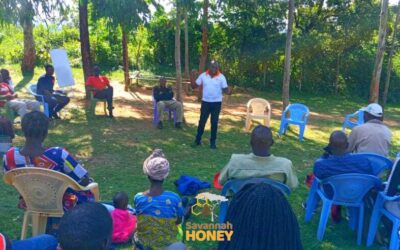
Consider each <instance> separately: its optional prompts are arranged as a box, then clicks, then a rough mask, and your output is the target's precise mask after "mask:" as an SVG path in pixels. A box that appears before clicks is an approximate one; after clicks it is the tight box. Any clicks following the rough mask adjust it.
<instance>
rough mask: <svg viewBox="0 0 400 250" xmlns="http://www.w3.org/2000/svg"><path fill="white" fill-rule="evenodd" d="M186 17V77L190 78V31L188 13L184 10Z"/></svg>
mask: <svg viewBox="0 0 400 250" xmlns="http://www.w3.org/2000/svg"><path fill="white" fill-rule="evenodd" d="M183 16H184V19H185V78H186V79H189V31H188V25H189V24H188V13H187V10H186V9H185V10H184V13H183Z"/></svg>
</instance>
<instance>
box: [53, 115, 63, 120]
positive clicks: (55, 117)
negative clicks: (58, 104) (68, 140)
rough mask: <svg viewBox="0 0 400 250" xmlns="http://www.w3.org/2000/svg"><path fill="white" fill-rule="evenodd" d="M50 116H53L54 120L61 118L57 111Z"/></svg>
mask: <svg viewBox="0 0 400 250" xmlns="http://www.w3.org/2000/svg"><path fill="white" fill-rule="evenodd" d="M52 117H53V118H54V119H55V120H61V117H59V116H58V114H57V113H54V114H53V115H52Z"/></svg>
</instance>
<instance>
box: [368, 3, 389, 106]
mask: <svg viewBox="0 0 400 250" xmlns="http://www.w3.org/2000/svg"><path fill="white" fill-rule="evenodd" d="M388 2H389V1H388V0H382V6H381V14H380V24H379V37H378V38H379V40H378V48H377V50H376V57H375V65H374V71H373V73H372V79H371V87H370V91H369V102H370V103H371V102H378V100H379V81H380V78H381V72H382V63H383V56H384V53H385V42H386V26H387V14H388Z"/></svg>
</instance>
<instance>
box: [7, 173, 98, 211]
mask: <svg viewBox="0 0 400 250" xmlns="http://www.w3.org/2000/svg"><path fill="white" fill-rule="evenodd" d="M4 182H5V183H6V184H8V185H12V186H14V187H15V188H16V189H17V190H18V192H19V193H20V195H21V196H22V197H23V198H24V200H25V203H26V206H27V210H28V211H31V212H36V213H46V214H50V215H51V214H53V215H62V214H63V213H64V210H63V202H62V200H63V196H64V193H65V191H66V190H67V188H72V189H73V190H76V191H81V190H88V187H82V186H80V185H79V184H78V183H77V182H76V181H75V180H73V179H72V178H71V177H69V176H67V175H65V174H63V173H61V172H58V171H54V170H50V169H45V168H38V167H23V168H16V169H13V170H10V171H8V172H6V173H5V175H4ZM95 185H96V186H97V183H96V184H95ZM95 196H96V194H95ZM96 198H98V195H97V197H96ZM96 200H97V199H96Z"/></svg>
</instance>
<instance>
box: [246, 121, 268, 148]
mask: <svg viewBox="0 0 400 250" xmlns="http://www.w3.org/2000/svg"><path fill="white" fill-rule="evenodd" d="M251 141H252V143H253V144H258V145H269V146H270V145H272V143H273V137H272V131H271V129H270V128H269V127H267V126H264V125H258V126H256V127H255V128H254V129H253V131H252V132H251Z"/></svg>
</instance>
